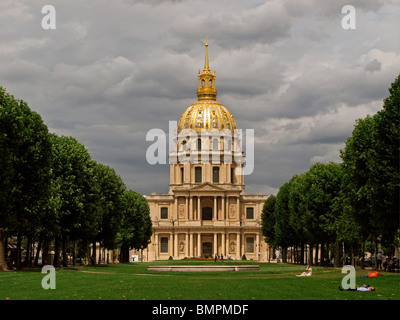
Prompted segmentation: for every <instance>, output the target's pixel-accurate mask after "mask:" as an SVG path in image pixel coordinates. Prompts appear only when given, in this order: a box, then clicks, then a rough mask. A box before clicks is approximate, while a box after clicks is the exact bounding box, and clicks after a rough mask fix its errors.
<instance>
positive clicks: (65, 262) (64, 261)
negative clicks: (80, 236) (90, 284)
mask: <svg viewBox="0 0 400 320" xmlns="http://www.w3.org/2000/svg"><path fill="white" fill-rule="evenodd" d="M65 238H66V237H65V235H64V234H63V235H61V243H62V257H63V263H62V264H63V267H66V266H67V240H66V239H65Z"/></svg>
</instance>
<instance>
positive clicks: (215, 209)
mask: <svg viewBox="0 0 400 320" xmlns="http://www.w3.org/2000/svg"><path fill="white" fill-rule="evenodd" d="M217 215H218V211H217V197H216V196H214V210H213V220H214V221H215V220H218V217H217Z"/></svg>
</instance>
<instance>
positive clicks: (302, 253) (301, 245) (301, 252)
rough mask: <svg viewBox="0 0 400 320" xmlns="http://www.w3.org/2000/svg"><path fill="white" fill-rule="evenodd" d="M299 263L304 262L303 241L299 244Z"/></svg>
mask: <svg viewBox="0 0 400 320" xmlns="http://www.w3.org/2000/svg"><path fill="white" fill-rule="evenodd" d="M300 263H301V264H304V243H301V244H300Z"/></svg>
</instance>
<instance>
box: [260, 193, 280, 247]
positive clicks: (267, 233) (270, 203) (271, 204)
mask: <svg viewBox="0 0 400 320" xmlns="http://www.w3.org/2000/svg"><path fill="white" fill-rule="evenodd" d="M275 203H276V197H275V196H274V195H270V196H269V197H268V199H267V200H265V202H264V206H263V209H262V212H261V230H262V233H263V235H264V239H265V242H266V243H268V244H269V245H270V246H271V247H273V248H274V247H276V246H277V245H276V240H275Z"/></svg>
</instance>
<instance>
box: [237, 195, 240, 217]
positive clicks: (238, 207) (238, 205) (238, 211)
mask: <svg viewBox="0 0 400 320" xmlns="http://www.w3.org/2000/svg"><path fill="white" fill-rule="evenodd" d="M236 210H237V211H236V212H237V216H236V217H237V220H240V202H239V196H238V197H237V198H236Z"/></svg>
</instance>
